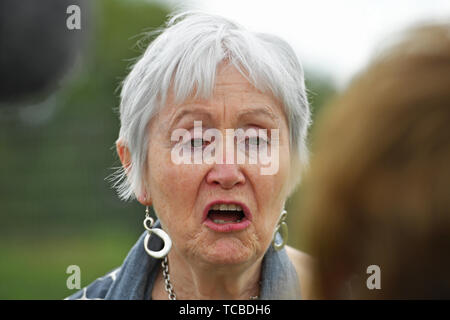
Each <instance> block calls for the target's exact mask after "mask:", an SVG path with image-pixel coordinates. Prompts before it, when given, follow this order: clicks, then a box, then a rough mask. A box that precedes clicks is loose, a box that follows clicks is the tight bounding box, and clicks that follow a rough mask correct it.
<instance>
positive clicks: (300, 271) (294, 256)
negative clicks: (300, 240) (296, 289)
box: [286, 246, 314, 299]
mask: <svg viewBox="0 0 450 320" xmlns="http://www.w3.org/2000/svg"><path fill="white" fill-rule="evenodd" d="M286 253H287V255H288V256H289V259H290V260H291V262H292V264H293V265H294V268H295V271H297V275H298V279H299V281H300V289H301V293H302V298H303V299H310V298H311V289H312V276H313V269H314V259H313V258H312V257H311V256H310V255H309V254H307V253H305V252H302V251H300V250H297V249H295V248H293V247H290V246H286Z"/></svg>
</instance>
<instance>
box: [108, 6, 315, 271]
mask: <svg viewBox="0 0 450 320" xmlns="http://www.w3.org/2000/svg"><path fill="white" fill-rule="evenodd" d="M120 120H121V129H120V133H119V139H118V141H117V149H118V153H119V155H120V157H121V160H122V163H123V165H124V168H125V170H124V171H123V173H121V174H120V175H119V176H118V181H117V182H116V187H117V189H118V192H119V195H120V197H121V198H122V199H125V200H127V199H131V198H134V197H135V198H137V200H138V201H139V202H141V203H142V204H144V205H150V204H151V205H153V208H154V209H155V212H156V214H157V216H158V218H159V219H160V220H161V223H162V225H163V227H164V228H165V229H166V231H167V232H168V233H169V235H170V236H171V237H172V239H173V243H174V247H175V250H177V251H178V252H181V253H183V254H185V255H188V256H189V257H193V258H195V259H201V260H203V261H206V262H212V263H240V262H245V261H250V260H252V259H256V258H259V257H261V256H262V254H263V253H264V252H265V250H266V249H267V247H268V246H269V244H270V241H271V239H272V236H273V232H274V229H275V225H276V222H277V220H278V217H279V215H280V213H281V210H282V208H283V206H284V203H285V201H286V198H287V197H288V195H289V194H290V192H292V190H293V188H294V187H295V185H296V184H297V183H298V180H299V176H300V174H299V171H298V170H299V169H300V168H301V167H302V166H304V165H306V163H307V158H308V154H307V149H306V144H305V139H306V134H307V129H308V125H309V122H310V113H309V107H308V102H307V98H306V94H305V86H304V79H303V71H302V68H301V66H300V63H299V62H298V60H297V58H296V56H295V54H294V52H293V50H292V49H291V48H290V46H289V45H288V44H287V43H285V42H284V41H283V40H281V39H279V38H277V37H274V36H270V35H266V34H259V33H252V32H250V31H247V30H246V29H244V28H242V27H241V26H239V25H237V24H235V23H233V22H231V21H229V20H226V19H224V18H221V17H218V16H213V15H207V14H200V13H188V14H181V15H178V16H175V17H173V18H172V19H171V20H170V21H169V22H168V25H167V27H166V28H165V29H164V30H163V32H162V33H161V34H160V35H159V36H158V37H157V38H156V39H155V40H154V41H153V42H152V43H151V44H150V45H149V47H148V48H147V50H146V51H145V53H144V54H143V56H142V57H141V58H140V59H139V60H138V62H137V63H136V64H135V65H134V67H133V68H132V70H131V72H130V74H129V75H128V77H127V78H126V79H125V81H124V84H123V89H122V93H121V105H120ZM195 121H201V128H200V132H201V136H200V137H195V130H196V129H195ZM208 129H213V131H210V132H215V133H220V134H222V136H223V138H224V139H227V138H228V136H229V134H227V129H242V130H247V129H254V130H255V131H258V130H259V129H265V130H267V134H268V135H267V136H266V137H265V139H267V142H268V143H267V146H268V149H269V153H272V154H273V153H274V152H275V149H273V148H272V146H274V145H275V144H276V145H277V148H278V149H277V150H276V152H277V154H279V155H280V156H279V157H278V160H277V161H278V163H277V170H275V171H274V172H272V174H267V175H264V174H261V170H260V169H261V167H263V165H262V164H261V163H260V162H257V163H253V164H250V163H249V161H246V162H245V163H237V162H236V161H233V160H232V161H231V163H229V162H227V161H226V159H225V158H226V156H227V154H229V153H230V152H231V151H233V150H235V144H234V142H233V141H234V139H236V138H237V140H239V138H238V137H232V139H231V142H232V143H233V144H232V145H231V147H230V145H228V144H227V143H228V141H224V142H223V144H222V145H220V144H216V143H218V141H216V140H217V137H216V140H208V139H206V138H205V136H204V135H205V134H206V133H205V130H208ZM180 130H182V131H184V132H186V133H191V134H192V136H193V139H187V140H186V141H184V140H183V141H184V143H183V144H182V145H183V146H184V147H186V146H187V149H183V150H188V151H189V150H191V149H192V150H193V151H196V150H197V151H198V150H200V151H202V150H204V149H206V147H209V145H210V144H212V143H213V142H214V143H215V144H214V146H215V150H216V151H215V155H216V156H217V154H219V153H218V152H219V150H220V151H221V152H222V155H220V156H219V158H221V159H222V158H223V162H222V163H217V162H207V161H201V162H199V163H197V162H194V161H193V163H195V164H184V163H181V164H180V163H177V162H176V161H174V159H173V151H174V148H175V147H176V146H179V145H180V144H179V143H180V142H183V141H179V140H178V139H175V140H173V136H174V133H175V132H179V131H180ZM272 130H275V131H276V132H277V136H273V135H272ZM175 136H176V135H175ZM198 138H199V139H198ZM258 139H259V138H257V137H249V136H248V137H247V138H245V137H244V139H243V140H242V141H243V149H240V148H239V147H237V148H236V150H235V152H236V156H238V155H239V154H243V155H245V156H246V157H249V154H248V151H249V150H248V148H249V147H251V145H255V146H259V145H260V141H261V140H258ZM216 159H217V157H216ZM203 160H205V159H203ZM214 204H216V205H220V204H230V205H231V206H230V207H229V208H228V209H229V210H236V208H238V207H236V205H238V206H239V208H240V209H242V211H244V213H245V216H244V217H243V216H240V217H237V218H236V219H237V220H242V223H241V224H243V225H242V226H241V227H242V229H239V230H234V229H233V228H234V227H233V228H232V227H230V226H229V225H228V224H226V223H225V224H222V222H223V221H225V220H226V219H227V217H223V216H221V215H220V214H216V215H215V216H214V217H215V221H216V222H217V223H216V225H215V226H211V224H208V222H207V221H206V220H209V218H208V217H211V216H209V215H208V216H207V215H205V214H207V213H208V210H209V209H212V206H213V205H214ZM211 219H212V218H211ZM224 219H225V220H224ZM205 221H206V222H205ZM217 225H219V226H217ZM214 228H216V229H217V228H219V229H220V228H222V229H223V230H221V232H216V231H217V230H214ZM227 228H230V230H228V229H227ZM232 229H233V230H232ZM228 231H239V232H232V233H230V232H228Z"/></svg>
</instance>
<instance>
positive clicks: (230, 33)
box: [112, 12, 311, 200]
mask: <svg viewBox="0 0 450 320" xmlns="http://www.w3.org/2000/svg"><path fill="white" fill-rule="evenodd" d="M224 61H226V62H228V63H230V64H231V65H233V66H234V67H235V68H236V69H237V70H239V72H240V73H241V74H242V75H243V76H244V77H246V79H247V80H248V81H249V82H250V83H251V84H253V85H254V86H255V87H256V88H257V89H259V90H261V91H262V92H266V93H271V94H273V96H274V97H276V98H277V99H279V101H280V102H281V103H282V104H283V107H284V112H285V114H286V116H287V119H288V125H289V130H290V134H289V137H290V146H291V147H292V149H293V150H294V151H295V152H294V154H296V157H297V160H298V161H299V164H300V165H301V166H306V165H307V163H308V148H307V145H306V137H307V132H308V127H309V125H310V122H311V115H310V109H309V104H308V99H307V96H306V90H305V83H304V76H303V69H302V66H301V64H300V62H299V60H298V59H297V56H296V54H295V52H294V51H293V50H292V48H291V47H290V46H289V44H288V43H286V42H285V41H284V40H282V39H281V38H279V37H276V36H273V35H269V34H264V33H255V32H251V31H249V30H247V29H245V28H244V27H242V26H240V25H239V24H237V23H235V22H233V21H230V20H228V19H226V18H223V17H220V16H217V15H212V14H206V13H200V12H184V13H180V14H176V15H172V16H171V17H170V19H169V20H168V22H167V24H166V26H165V28H163V29H161V30H160V31H159V35H158V37H156V38H155V40H154V41H153V42H151V44H150V45H149V46H148V48H147V49H146V50H145V52H144V54H143V55H142V56H141V57H140V58H139V59H138V60H137V62H136V63H135V64H134V66H133V67H132V69H131V71H130V73H129V74H128V76H127V77H126V78H125V80H124V82H123V86H122V91H121V95H120V97H121V102H120V122H121V127H120V133H119V139H121V140H122V141H123V142H124V143H125V145H126V146H127V147H128V149H129V151H130V154H131V159H130V165H129V167H128V168H127V169H126V172H125V170H124V169H123V168H122V167H121V168H120V169H119V171H118V172H116V173H115V174H114V175H113V176H112V180H113V181H114V183H113V187H115V188H116V189H117V192H118V194H119V197H120V198H121V199H122V200H129V199H132V198H134V197H135V194H138V195H139V194H141V192H142V190H143V189H142V188H143V180H142V177H143V173H144V172H145V165H146V161H147V147H148V142H149V137H148V134H147V130H146V128H147V124H148V123H149V121H150V120H151V119H152V117H153V116H154V115H155V114H156V113H157V112H158V110H159V109H160V108H161V107H162V106H164V105H165V102H166V98H167V95H168V93H169V90H173V94H174V97H175V103H182V102H183V101H185V100H186V99H187V98H189V97H190V96H192V95H193V94H194V98H200V97H201V98H208V97H210V96H211V95H212V92H213V89H214V85H215V76H216V70H217V67H218V65H219V64H220V63H221V62H224ZM194 91H195V92H194Z"/></svg>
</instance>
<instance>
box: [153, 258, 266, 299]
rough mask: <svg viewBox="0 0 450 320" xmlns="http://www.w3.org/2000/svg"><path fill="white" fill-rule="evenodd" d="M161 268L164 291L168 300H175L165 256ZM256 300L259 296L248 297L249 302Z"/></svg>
mask: <svg viewBox="0 0 450 320" xmlns="http://www.w3.org/2000/svg"><path fill="white" fill-rule="evenodd" d="M161 267H162V271H163V277H164V289H165V290H166V292H167V293H168V295H169V300H177V295H176V294H175V291H174V290H173V285H172V283H171V282H170V274H169V261H168V259H167V256H165V257H164V259H163V261H162V262H161ZM257 299H259V296H252V297H250V300H257Z"/></svg>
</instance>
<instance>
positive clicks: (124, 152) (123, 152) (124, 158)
mask: <svg viewBox="0 0 450 320" xmlns="http://www.w3.org/2000/svg"><path fill="white" fill-rule="evenodd" d="M116 150H117V154H118V155H119V159H120V162H121V163H122V167H123V169H124V171H125V173H126V174H128V169H129V167H130V165H131V153H130V150H129V149H128V147H127V146H126V144H125V143H124V141H123V140H122V139H119V140H117V141H116ZM136 199H137V201H139V202H140V203H141V204H142V205H144V206H151V205H152V200H151V197H150V195H149V194H148V193H147V191H146V190H143V191H142V192H141V194H139V195H138V194H136Z"/></svg>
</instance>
